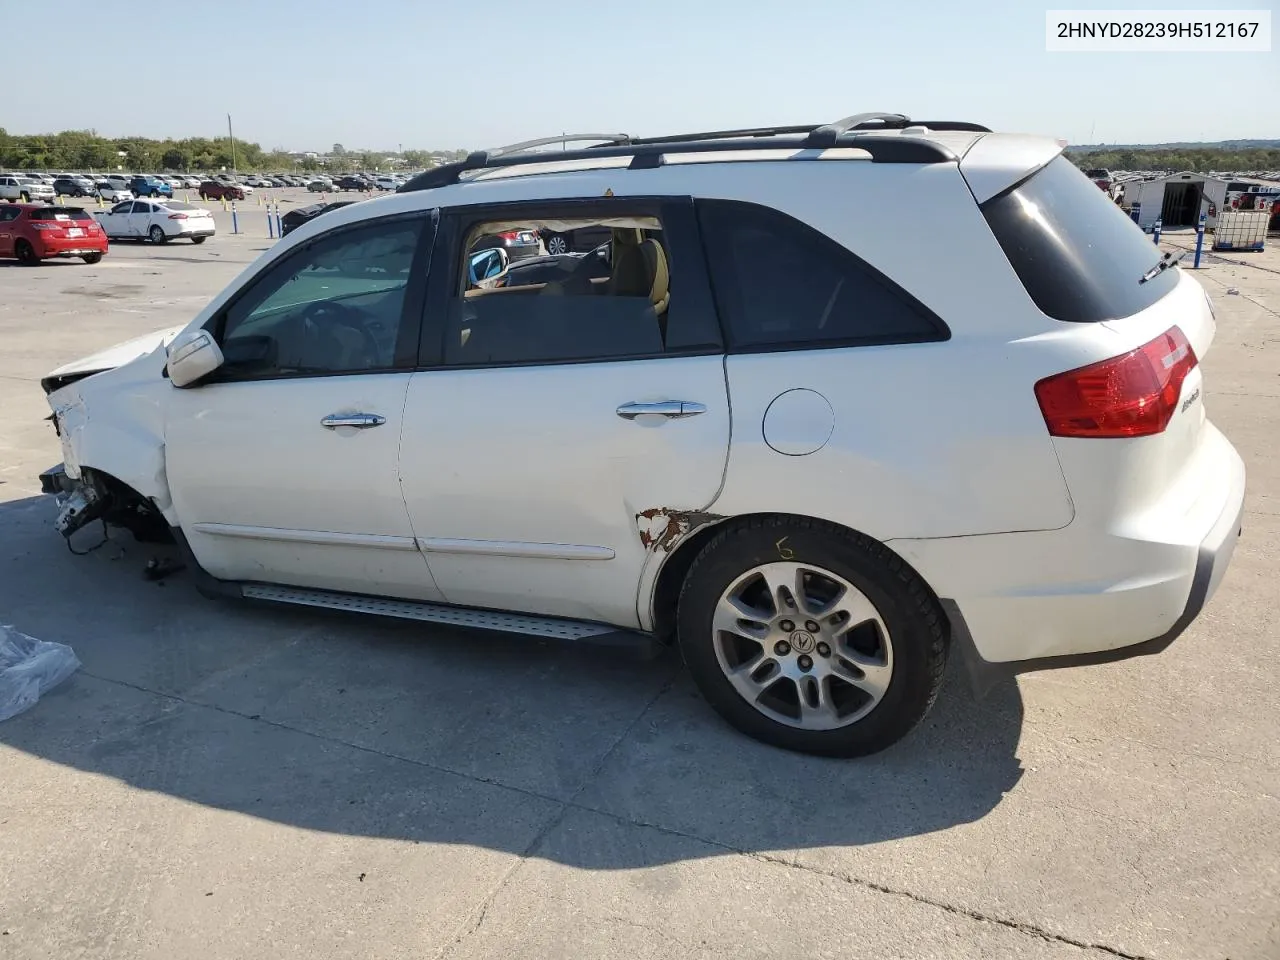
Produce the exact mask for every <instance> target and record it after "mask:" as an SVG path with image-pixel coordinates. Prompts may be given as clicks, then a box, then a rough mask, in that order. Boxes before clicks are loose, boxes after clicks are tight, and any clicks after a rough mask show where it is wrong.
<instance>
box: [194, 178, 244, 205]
mask: <svg viewBox="0 0 1280 960" xmlns="http://www.w3.org/2000/svg"><path fill="white" fill-rule="evenodd" d="M200 199H201V200H243V199H244V191H243V190H242V189H240V187H239V185H237V184H234V183H222V182H220V181H218V180H206V181H205V182H204V183H202V184H200Z"/></svg>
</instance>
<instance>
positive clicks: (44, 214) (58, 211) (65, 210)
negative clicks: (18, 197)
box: [31, 207, 93, 220]
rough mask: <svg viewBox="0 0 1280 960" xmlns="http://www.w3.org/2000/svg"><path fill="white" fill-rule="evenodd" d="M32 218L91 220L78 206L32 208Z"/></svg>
mask: <svg viewBox="0 0 1280 960" xmlns="http://www.w3.org/2000/svg"><path fill="white" fill-rule="evenodd" d="M31 219H32V220H92V219H93V217H91V216H89V214H88V213H86V212H85V211H84V210H81V209H80V208H79V207H45V208H44V209H43V210H32V211H31Z"/></svg>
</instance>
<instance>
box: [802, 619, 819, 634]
mask: <svg viewBox="0 0 1280 960" xmlns="http://www.w3.org/2000/svg"><path fill="white" fill-rule="evenodd" d="M804 628H805V629H806V630H808V631H809V632H810V633H817V632H818V630H819V627H818V621H816V620H806V621H805V622H804Z"/></svg>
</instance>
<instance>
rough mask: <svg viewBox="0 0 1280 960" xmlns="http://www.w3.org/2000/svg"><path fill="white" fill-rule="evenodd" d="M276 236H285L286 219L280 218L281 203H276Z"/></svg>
mask: <svg viewBox="0 0 1280 960" xmlns="http://www.w3.org/2000/svg"><path fill="white" fill-rule="evenodd" d="M276 236H277V237H283V236H284V221H282V220H281V219H280V204H278V203H277V204H276Z"/></svg>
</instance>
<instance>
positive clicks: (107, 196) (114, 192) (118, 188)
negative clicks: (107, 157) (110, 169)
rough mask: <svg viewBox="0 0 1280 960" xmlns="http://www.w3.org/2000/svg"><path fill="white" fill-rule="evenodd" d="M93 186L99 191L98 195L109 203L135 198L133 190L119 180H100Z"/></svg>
mask: <svg viewBox="0 0 1280 960" xmlns="http://www.w3.org/2000/svg"><path fill="white" fill-rule="evenodd" d="M93 188H94V189H95V190H97V191H98V196H100V197H101V198H102V199H103V200H105V201H106V202H107V203H116V202H117V201H120V200H132V199H133V191H132V190H130V189H129V188H128V187H127V186H125V185H123V184H121V183H120V181H119V180H99V181H98V182H97V183H95V184H94V185H93Z"/></svg>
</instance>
